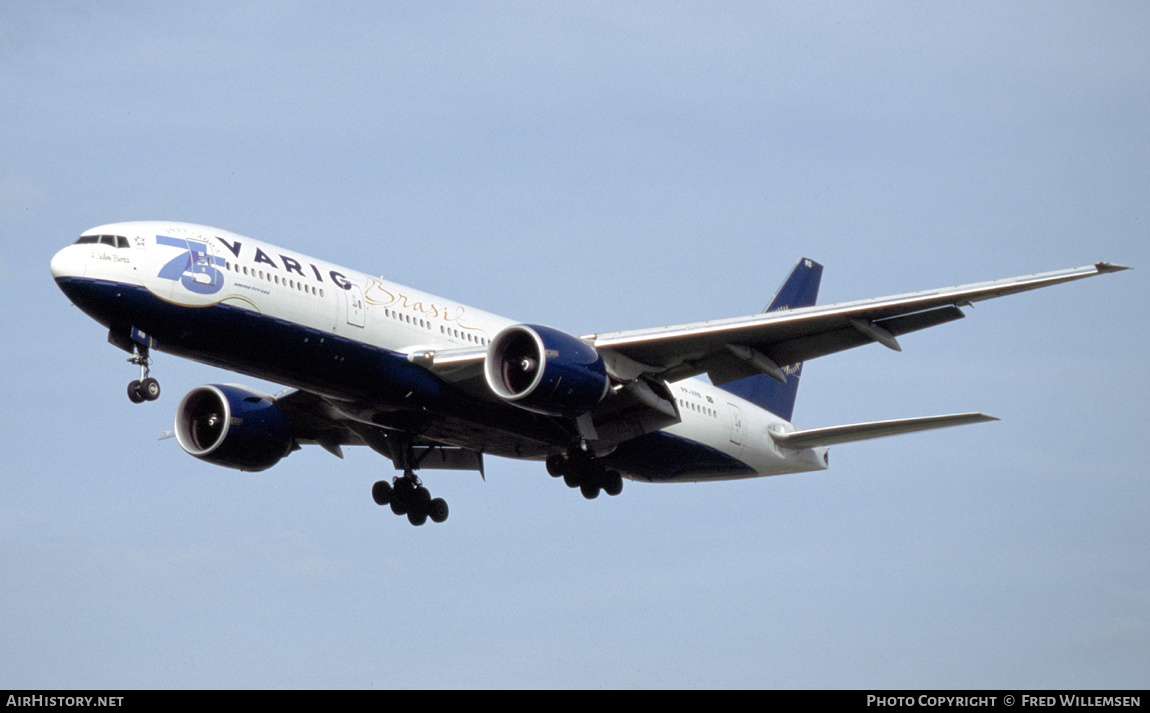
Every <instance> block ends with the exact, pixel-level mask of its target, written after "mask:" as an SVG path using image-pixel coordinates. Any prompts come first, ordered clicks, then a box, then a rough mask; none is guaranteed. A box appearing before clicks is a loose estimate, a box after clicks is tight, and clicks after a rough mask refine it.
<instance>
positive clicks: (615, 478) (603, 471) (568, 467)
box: [547, 447, 623, 500]
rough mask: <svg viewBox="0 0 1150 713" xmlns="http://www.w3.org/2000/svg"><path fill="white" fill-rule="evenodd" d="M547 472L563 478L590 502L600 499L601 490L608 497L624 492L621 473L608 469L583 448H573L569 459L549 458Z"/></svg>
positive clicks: (569, 453) (554, 456)
mask: <svg viewBox="0 0 1150 713" xmlns="http://www.w3.org/2000/svg"><path fill="white" fill-rule="evenodd" d="M547 472H548V473H550V474H551V476H552V477H554V478H559V477H562V478H563V482H564V483H566V484H567V487H569V488H579V490H580V491H581V492H582V493H583V497H585V498H587V499H588V500H593V499H595V498H597V497H599V491H600V490H602V491H603V492H605V493H607V494H608V495H618V494H619V493H621V492H623V476H621V475H619V471H617V470H610V469H608V468H607V467H606V466H604V465H603V464H602V463H601V462H599V460H598V459H596V458H595V457H594V456H593V455H592V454H591V453H590V452H588V451H587V450H585V449H583V448H579V447H574V448H572V449H571V450H569V451H568V452H567V457H563V456H561V455H558V454H556V455H551V456H548V457H547Z"/></svg>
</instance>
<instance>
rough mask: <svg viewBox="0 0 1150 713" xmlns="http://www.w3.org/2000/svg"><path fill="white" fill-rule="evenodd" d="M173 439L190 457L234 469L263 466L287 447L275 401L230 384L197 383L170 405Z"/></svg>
mask: <svg viewBox="0 0 1150 713" xmlns="http://www.w3.org/2000/svg"><path fill="white" fill-rule="evenodd" d="M176 440H177V441H179V443H180V447H181V448H183V449H184V450H185V451H187V452H188V453H189V454H190V455H193V456H195V457H196V458H199V459H201V460H206V461H207V462H209V463H213V464H215V465H222V466H224V467H227V468H236V469H239V470H251V471H255V470H266V469H268V468H271V467H272V466H273V465H275V464H276V463H278V462H279V461H280V459H281V458H283V457H284V456H286V455H287V454H288V453H289V452H291V449H292V443H293V439H292V432H291V425H290V424H289V423H288V418H287V415H285V414H284V412H283V410H282V409H281V408H280V407H279V406H277V405H276V402H275V400H274V399H273V398H272V397H270V396H266V395H264V394H261V393H259V392H257V391H252V390H251V389H246V388H244V387H242V386H235V385H231V384H224V385H216V384H212V385H208V386H198V387H196V388H194V389H192V390H191V391H189V392H188V393H187V395H185V396H184V398H183V399H182V400H181V401H180V405H179V406H178V407H177V408H176Z"/></svg>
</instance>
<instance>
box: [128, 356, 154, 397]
mask: <svg viewBox="0 0 1150 713" xmlns="http://www.w3.org/2000/svg"><path fill="white" fill-rule="evenodd" d="M128 362H129V363H131V364H136V365H138V366H139V367H140V378H139V379H137V380H135V381H133V382H131V383H130V384H128V398H129V399H131V401H132V403H134V404H139V403H143V402H145V401H155V400H156V399H158V398H160V382H158V381H156V380H155V379H153V378H152V377H150V376H148V367H149V366H151V364H152V360H151V358H150V357H149V356H148V348H147V347H145V346H144V345H142V344H137V345H136V353H135V354H133V355H132V356H130V357H128Z"/></svg>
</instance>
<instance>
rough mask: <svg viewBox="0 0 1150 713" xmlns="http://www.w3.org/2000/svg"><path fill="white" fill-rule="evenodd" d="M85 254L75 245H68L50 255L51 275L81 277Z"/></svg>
mask: <svg viewBox="0 0 1150 713" xmlns="http://www.w3.org/2000/svg"><path fill="white" fill-rule="evenodd" d="M86 258H87V254H86V252H85V251H84V250H82V249H78V246H76V245H69V246H68V247H66V248H64V249H63V250H61V251H59V252H58V253H56V254H55V255H53V256H52V266H51V268H52V277H53V278H55V279H57V280H59V279H60V278H62V277H83V276H84V263H85V261H86Z"/></svg>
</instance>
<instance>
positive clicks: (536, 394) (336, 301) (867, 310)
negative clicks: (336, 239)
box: [52, 222, 1126, 525]
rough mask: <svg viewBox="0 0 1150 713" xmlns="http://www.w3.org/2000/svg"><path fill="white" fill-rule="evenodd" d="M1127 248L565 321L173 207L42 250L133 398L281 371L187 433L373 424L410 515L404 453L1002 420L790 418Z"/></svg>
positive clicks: (588, 466)
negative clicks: (491, 307) (827, 363)
mask: <svg viewBox="0 0 1150 713" xmlns="http://www.w3.org/2000/svg"><path fill="white" fill-rule="evenodd" d="M1123 269H1126V268H1124V267H1121V266H1119V265H1112V264H1110V263H1104V262H1100V263H1096V264H1094V265H1089V266H1086V267H1079V268H1074V269H1070V270H1060V271H1056V272H1047V273H1042V274H1037V275H1029V276H1025V277H1014V278H1008V279H1004V280H995V281H991V282H980V283H977V284H970V285H963V286H960V287H950V288H945V289H936V290H928V291H924V292H915V293H911V294H905V295H897V296H893V297H880V298H876V299H867V300H860V301H856V302H845V303H839V304H833V305H828V306H823V307H819V306H816V305H815V299H816V297H817V294H818V289H819V280H820V278H821V276H822V271H823V268H822V265H820V264H818V263H816V262H814V261H812V260H808V259H805V258H804V259H801V260H799V261H798V263H797V264H796V265H795V267H794V269H793V270H792V271H791V273H790V275H789V276H788V277H787V278H786V280H785V281H784V282H783V284H782V286H781V287H780V288H779V291H778V293H777V294H776V295H775V297H774V299H773V301H772V302H771V303H770V305H769V306H768V307H767V309H766V311H765V312H762V313H760V314H753V315H750V316H746V317H735V318H731V319H719V320H714V321H709V322H698V323H693V324H681V325H676V326H669V327H656V328H651V329H638V330H633V331H626V332H614V333H607V334H587V335H582V336H575V335H571V334H567V333H565V332H562V331H559V330H557V329H554V328H551V327H544V326H539V325H531V324H521V323H518V322H516V321H514V320H511V319H506V318H504V317H500V316H497V315H494V314H489V313H487V312H483V311H480V310H477V309H475V308H473V307H468V306H466V305H462V304H459V303H457V302H453V301H451V300H449V299H445V298H443V297H437V296H435V295H430V294H427V293H424V292H420V291H418V290H415V289H412V288H409V287H404V286H402V285H398V284H396V283H394V282H390V281H389V280H386V279H384V278H382V277H379V278H377V277H372V276H371V275H367V274H364V273H361V272H357V271H355V270H351V269H348V268H345V267H340V266H338V265H333V264H331V263H327V262H324V261H322V260H319V259H316V258H312V257H308V256H306V255H303V254H301V253H298V252H296V251H294V250H289V249H286V248H281V247H276V246H274V245H270V244H268V243H265V242H262V241H259V240H255V239H252V238H248V237H244V236H242V235H236V234H234V233H230V232H227V231H224V230H218V229H215V228H209V227H205V226H200V225H191V224H187V223H173V222H132V223H116V224H112V225H104V226H100V227H97V228H93V229H91V230H89V231H86V232H85V233H83V235H82V236H81V237H80V239H79V240H77V241H76V242H75V243H74V244H72V245H69V246H67V247H65V248H64V249H62V250H60V251H59V252H58V253H57V254H56V255H55V257H53V258H52V275H53V277H55V279H56V283H57V284H58V285H59V286H60V289H61V290H63V291H64V293H65V294H66V295H67V296H68V298H69V299H71V300H72V302H73V304H75V305H76V306H78V307H79V308H80V309H81V310H83V311H84V312H85V313H87V314H88V315H89V316H91V317H92V318H93V319H95V320H96V321H97V322H99V323H100V324H102V325H103V326H104V327H106V328H107V329H108V341H109V342H111V343H112V344H114V345H115V346H117V347H119V348H121V349H123V350H124V351H125V352H128V353H129V354H130V355H131V357H130V358H129V360H128V361H130V362H131V363H133V364H136V365H138V366H139V368H140V378H139V379H137V380H134V381H132V382H131V383H130V384H129V385H128V397H129V398H130V399H131V400H132V401H134V402H143V401H152V400H155V399H156V398H158V397H159V395H160V385H159V382H158V381H156V379H155V378H153V377H152V376H150V373H149V370H150V366H151V352H152V350H153V349H158V350H160V351H163V352H167V353H170V354H176V355H178V356H182V357H187V358H189V359H194V360H196V361H200V362H204V363H207V364H213V365H215V366H219V367H223V368H225V369H230V370H232V371H236V372H239V373H241V374H247V375H249V376H253V377H258V378H262V379H267V380H269V381H273V382H277V383H280V384H284V385H285V386H287V387H290V388H289V389H287V390H285V391H284V392H281V393H279V394H277V395H275V396H269V395H266V394H263V393H259V392H257V391H254V390H252V389H250V388H246V387H243V386H237V385H233V384H214V385H208V386H200V387H198V388H195V389H192V391H190V392H189V393H188V394H187V395H185V396H184V397H183V399H182V400H181V401H180V403H179V405H178V406H177V408H176V418H175V437H176V439H177V440H178V442H179V444H180V446H181V447H182V448H183V449H184V450H185V451H187V452H188V453H190V454H191V455H193V456H195V457H197V458H201V459H203V460H206V461H208V462H210V463H214V464H217V465H222V466H227V467H230V468H238V469H240V470H251V471H258V470H264V469H266V468H270V467H271V466H273V465H275V464H276V463H277V462H279V460H280V459H281V458H283V457H284V456H286V455H288V454H289V453H291V452H292V451H293V450H297V449H299V448H300V447H301V446H302V445H307V444H317V445H319V446H321V447H323V448H325V449H327V450H328V451H330V452H331V453H333V454H335V455H337V456H340V457H342V455H343V452H342V446H347V445H367V446H369V447H371V448H372V449H374V450H376V451H377V452H379V453H381V454H383V455H385V456H387V457H388V458H390V459H391V460H392V461H393V463H394V464H395V467H396V468H397V469H398V470H401V471H402V473H403V474H402V475H401V476H399V477H397V478H395V479H394V480H393V481H392V482H390V483H389V482H388V481H386V480H381V481H379V482H377V483H375V485H374V486H373V488H372V495H373V497H374V499H375V501H376V502H377V503H379V504H380V505H390V507H391V509H392V511H393V512H395V513H396V514H397V515H407V517H408V519H409V520H410V522H411V523H412V524H415V525H421V524H423V523H424V522H426V521H427V519H428V518H429V517H430V518H431V519H432V520H433V521H435V522H442V521H443V520H445V519H446V518H447V504H446V503H445V502H444V501H443V499H442V498H434V499H433V498H432V497H431V494H430V493H429V492H428V491H427V489H426V488H425V487H424V486H423V485H422V483H421V482H420V480H419V478H418V477H417V476H416V471H418V470H424V469H431V468H439V469H457V470H478V471H480V473H482V472H483V463H484V456H485V455H494V456H503V457H507V458H521V459H530V460H541V461H545V462H546V466H547V470H548V472H549V473H550V474H551V475H553V476H556V477H559V476H562V477H563V479H564V480H565V481H566V483H567V485H569V486H571V487H573V488H574V487H578V488H580V489H581V490H582V492H583V495H584V496H586V497H587V498H594V497H596V496H597V495H598V494H599V493H600V491H605V492H607V493H608V494H610V495H617V494H618V493H619V492H620V491H621V490H622V488H623V479H624V478H626V479H630V480H643V481H649V482H671V481H707V480H723V479H732V478H753V477H758V476H766V475H777V474H782V473H798V472H803V471H812V470H822V469H825V468H826V467H827V466H828V457H827V447H828V446H831V445H834V444H838V443H846V442H850V441H859V440H864V439H868V438H878V437H880V436H888V435H894V434H899V433H909V432H912V431H921V430H926V429H932V428H942V427H946V426H957V425H961V424H969V423H977V422H981V421H991V420H995V419H994V418H993V417H991V416H987V415H985V414H982V413H963V414H955V415H948V416H931V417H926V418H909V419H901V420H895V421H878V422H871V423H859V424H852V425H847V426H833V427H829V428H814V429H797V428H796V427H795V426H793V425H792V424H791V423H790V420H791V413H792V409H793V407H794V402H795V394H796V391H797V389H798V384H799V378H800V375H801V373H802V364H803V362H804V361H807V360H809V359H813V358H815V357H819V356H823V355H825V354H831V353H834V352H838V351H842V350H844V349H850V348H852V347H857V346H861V345H864V344H870V343H872V342H877V343H879V344H882V345H883V346H886V347H889V348H891V349H895V350H900V349H901V346H900V344H899V342H898V340H897V338H898V337H901V336H902V335H904V334H907V333H910V332H914V331H917V330H920V329H925V328H927V327H933V326H935V325H939V324H943V323H945V322H950V321H952V320H955V319H959V318H961V317H962V316H963V312H962V310H961V309H960V308H961V307H963V306H968V305H970V304H972V303H974V302H978V301H980V300H986V299H991V298H994V297H1001V296H1004V295H1009V294H1014V293H1016V292H1023V291H1026V290H1032V289H1036V288H1039V287H1046V286H1048V285H1054V284H1057V283H1060V282H1067V281H1070V280H1077V279H1080V278H1084V277H1091V276H1093V275H1098V274H1101V273H1105V272H1114V271H1117V270H1123ZM703 374H706V375H707V377H708V380H703V379H701V378H691V377H699V376H701V375H703Z"/></svg>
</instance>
